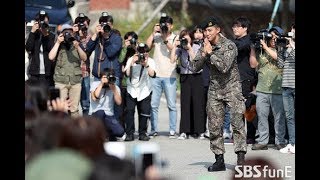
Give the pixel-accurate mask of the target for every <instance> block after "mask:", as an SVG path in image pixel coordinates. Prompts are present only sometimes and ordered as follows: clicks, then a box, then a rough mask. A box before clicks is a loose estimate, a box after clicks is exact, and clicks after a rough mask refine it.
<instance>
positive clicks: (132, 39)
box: [130, 38, 137, 46]
mask: <svg viewBox="0 0 320 180" xmlns="http://www.w3.org/2000/svg"><path fill="white" fill-rule="evenodd" d="M130 44H131V45H133V46H135V45H136V44H137V40H136V38H131V39H130Z"/></svg>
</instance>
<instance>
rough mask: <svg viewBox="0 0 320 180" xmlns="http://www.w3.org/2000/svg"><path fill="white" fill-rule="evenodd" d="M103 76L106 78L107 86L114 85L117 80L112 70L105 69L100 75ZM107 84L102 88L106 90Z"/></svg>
mask: <svg viewBox="0 0 320 180" xmlns="http://www.w3.org/2000/svg"><path fill="white" fill-rule="evenodd" d="M103 75H105V76H107V79H108V84H114V83H115V82H116V80H117V78H116V76H115V74H114V71H113V70H112V69H109V68H106V69H105V70H104V72H103V74H102V76H103ZM108 84H104V85H103V88H107V87H108Z"/></svg>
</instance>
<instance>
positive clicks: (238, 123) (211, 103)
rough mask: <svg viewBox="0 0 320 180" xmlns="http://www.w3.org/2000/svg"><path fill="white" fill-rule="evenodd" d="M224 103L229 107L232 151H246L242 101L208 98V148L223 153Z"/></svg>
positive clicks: (215, 152)
mask: <svg viewBox="0 0 320 180" xmlns="http://www.w3.org/2000/svg"><path fill="white" fill-rule="evenodd" d="M225 105H228V106H229V107H230V124H231V127H232V130H233V140H234V146H235V148H234V151H235V152H238V151H245V152H246V151H247V142H246V139H247V135H246V132H245V126H244V121H243V114H242V113H241V112H243V111H242V109H243V106H244V102H243V101H239V100H237V99H236V100H234V101H227V102H225V101H223V100H216V99H209V100H208V103H207V114H208V120H209V122H208V123H209V124H208V128H209V131H210V149H211V151H212V152H213V153H214V154H224V153H225V148H224V138H223V129H222V127H223V123H224V116H225Z"/></svg>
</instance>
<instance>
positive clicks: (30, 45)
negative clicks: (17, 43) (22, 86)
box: [26, 31, 55, 76]
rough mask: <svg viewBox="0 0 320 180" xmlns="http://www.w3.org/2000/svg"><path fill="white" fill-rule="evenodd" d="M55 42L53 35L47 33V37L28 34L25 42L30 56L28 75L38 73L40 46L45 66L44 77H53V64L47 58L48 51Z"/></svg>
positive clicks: (38, 34) (36, 33)
mask: <svg viewBox="0 0 320 180" xmlns="http://www.w3.org/2000/svg"><path fill="white" fill-rule="evenodd" d="M54 42H55V35H54V34H53V33H51V32H50V33H49V35H48V36H42V34H41V35H40V33H39V32H37V31H36V32H35V33H32V32H30V34H29V37H28V40H27V42H26V50H27V52H28V53H29V54H30V64H29V74H30V75H39V71H40V58H39V53H40V46H41V44H42V47H43V58H44V66H45V75H46V76H53V73H54V67H55V62H54V61H51V60H50V59H49V57H48V54H49V52H50V50H51V49H52V47H53V45H54Z"/></svg>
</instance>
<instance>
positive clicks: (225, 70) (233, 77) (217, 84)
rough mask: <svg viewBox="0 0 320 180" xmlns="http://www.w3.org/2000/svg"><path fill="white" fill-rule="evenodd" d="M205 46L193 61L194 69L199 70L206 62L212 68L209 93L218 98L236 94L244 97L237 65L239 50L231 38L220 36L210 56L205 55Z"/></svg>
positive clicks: (240, 97)
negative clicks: (203, 53)
mask: <svg viewBox="0 0 320 180" xmlns="http://www.w3.org/2000/svg"><path fill="white" fill-rule="evenodd" d="M202 52H203V47H201V49H200V50H199V51H198V53H197V54H196V56H195V58H194V59H193V61H192V63H191V64H192V65H191V66H192V68H193V69H194V71H199V70H200V69H201V68H202V67H203V65H204V63H207V64H208V66H209V68H210V85H209V91H211V93H210V92H209V94H210V95H211V97H215V98H217V99H225V97H228V96H232V95H236V96H239V97H237V98H238V99H243V97H242V92H241V91H242V90H241V83H240V75H239V71H238V66H237V55H238V50H237V47H236V45H235V43H233V42H232V41H231V40H229V39H227V38H225V37H223V36H220V39H219V41H218V43H217V44H216V45H214V46H213V53H211V55H210V56H203V55H202Z"/></svg>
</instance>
